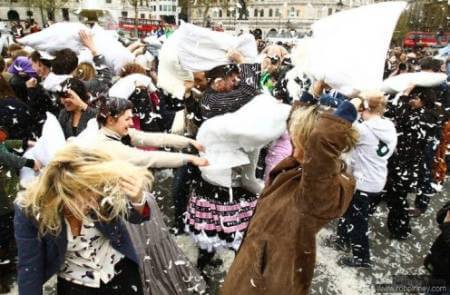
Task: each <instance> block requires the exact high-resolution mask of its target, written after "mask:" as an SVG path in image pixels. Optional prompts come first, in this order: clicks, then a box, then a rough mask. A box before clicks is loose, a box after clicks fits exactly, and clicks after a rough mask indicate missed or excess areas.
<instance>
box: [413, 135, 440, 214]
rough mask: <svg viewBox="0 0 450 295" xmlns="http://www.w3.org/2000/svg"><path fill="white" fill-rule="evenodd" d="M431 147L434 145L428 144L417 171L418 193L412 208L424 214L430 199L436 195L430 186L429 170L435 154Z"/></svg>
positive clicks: (431, 179)
mask: <svg viewBox="0 0 450 295" xmlns="http://www.w3.org/2000/svg"><path fill="white" fill-rule="evenodd" d="M433 145H434V143H429V144H428V145H427V147H426V150H425V158H424V160H423V163H422V165H421V166H422V167H421V169H420V171H419V179H418V184H417V186H418V191H417V195H416V199H415V201H414V206H415V207H416V208H417V209H419V210H420V211H422V212H425V211H426V210H427V208H428V204H429V203H430V199H431V197H433V196H434V194H435V193H436V191H435V190H434V189H433V187H432V186H431V184H432V183H433V177H432V172H431V169H432V165H433V159H434V156H435V154H436V151H435V150H434V149H433Z"/></svg>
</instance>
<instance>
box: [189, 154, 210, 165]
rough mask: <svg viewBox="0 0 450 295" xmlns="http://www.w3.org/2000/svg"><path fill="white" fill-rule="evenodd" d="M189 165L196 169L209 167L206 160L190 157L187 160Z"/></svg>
mask: <svg viewBox="0 0 450 295" xmlns="http://www.w3.org/2000/svg"><path fill="white" fill-rule="evenodd" d="M189 163H191V164H192V165H195V166H198V167H204V166H208V165H209V162H208V160H207V159H206V158H200V157H197V156H191V157H190V158H189Z"/></svg>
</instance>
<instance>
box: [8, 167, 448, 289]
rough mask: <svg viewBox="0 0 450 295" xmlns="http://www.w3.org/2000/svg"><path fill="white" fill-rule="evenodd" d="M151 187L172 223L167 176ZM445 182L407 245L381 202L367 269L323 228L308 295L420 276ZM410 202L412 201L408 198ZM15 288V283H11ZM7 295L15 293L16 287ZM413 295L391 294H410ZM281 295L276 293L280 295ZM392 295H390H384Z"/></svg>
mask: <svg viewBox="0 0 450 295" xmlns="http://www.w3.org/2000/svg"><path fill="white" fill-rule="evenodd" d="M157 179H158V180H157V183H156V185H155V196H156V197H157V200H158V203H159V206H160V207H161V209H162V211H163V212H164V213H165V214H166V216H167V218H166V223H167V224H168V225H170V226H172V225H173V220H174V210H173V204H172V199H171V195H170V188H171V181H172V173H171V172H170V170H163V171H161V172H159V173H158V177H157ZM449 193H450V184H449V183H448V182H447V183H446V184H445V185H444V187H443V189H442V191H441V192H440V193H438V194H436V195H435V196H434V197H433V198H432V200H431V203H430V207H429V209H428V211H427V212H426V213H425V214H424V215H422V216H420V217H419V218H413V219H412V221H411V225H412V228H413V231H412V236H411V237H410V238H409V239H408V240H406V241H397V240H391V239H389V238H388V236H389V234H388V230H387V227H386V216H387V209H386V206H385V205H384V204H381V205H380V207H379V208H378V209H377V212H376V213H375V215H374V216H373V217H372V218H371V220H370V227H371V232H370V242H371V250H372V252H371V254H372V262H373V266H372V268H371V269H370V270H367V269H353V268H343V267H340V266H338V265H337V264H336V261H337V258H338V257H339V255H341V254H342V253H338V252H337V251H335V250H333V249H330V248H326V247H324V246H323V240H324V238H325V237H326V236H328V235H329V234H331V233H332V232H334V230H335V228H336V222H332V223H331V224H329V225H328V226H327V227H326V228H324V229H323V230H322V231H321V232H320V233H319V235H318V238H317V263H316V269H315V275H314V279H313V283H312V288H311V294H327V295H333V294H343V295H352V294H355V295H356V294H377V293H376V289H375V286H376V285H377V284H389V283H391V282H392V276H393V275H416V276H418V275H424V274H427V272H426V270H425V269H424V268H423V266H422V265H423V258H424V257H425V255H426V253H427V251H428V250H429V249H430V247H431V244H432V243H433V241H434V240H435V238H436V237H437V236H438V235H439V228H438V226H437V223H436V221H435V213H436V211H437V210H439V209H440V208H441V207H442V206H443V205H444V203H445V202H446V201H447V200H448V199H449V198H448V196H449ZM409 200H410V204H413V202H414V198H413V196H410V198H409ZM176 241H177V243H178V244H179V246H180V247H181V248H182V249H183V251H184V252H185V253H186V255H187V256H188V258H190V259H191V260H192V261H194V262H195V261H196V255H197V249H196V247H195V245H194V244H193V242H192V240H191V239H190V237H188V236H186V235H181V236H178V237H176ZM218 256H219V257H220V258H222V259H223V260H224V265H223V266H221V267H220V268H217V269H212V268H207V273H208V275H209V277H211V282H210V288H211V290H210V292H209V293H210V294H212V295H213V294H218V289H219V287H220V283H221V282H223V278H224V276H225V273H226V269H227V268H228V267H229V265H230V264H231V262H232V260H233V257H234V254H233V253H232V252H231V251H222V252H220V253H219V254H218ZM54 284H55V283H54V280H53V281H51V282H50V283H49V284H47V287H46V289H45V294H48V295H50V294H55V288H54ZM14 285H15V284H14ZM13 287H14V289H13V291H12V292H11V293H10V294H17V288H16V286H13ZM411 293H412V292H411V291H409V292H404V293H396V294H411ZM280 294H281V293H280ZM384 294H392V293H384Z"/></svg>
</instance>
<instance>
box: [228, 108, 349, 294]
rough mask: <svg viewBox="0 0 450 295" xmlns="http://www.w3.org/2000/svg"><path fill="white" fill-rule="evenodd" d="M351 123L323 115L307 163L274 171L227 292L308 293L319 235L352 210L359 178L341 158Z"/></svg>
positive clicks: (290, 162) (293, 162)
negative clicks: (345, 168)
mask: <svg viewBox="0 0 450 295" xmlns="http://www.w3.org/2000/svg"><path fill="white" fill-rule="evenodd" d="M350 128H351V124H350V123H348V122H347V121H345V120H343V119H340V118H338V117H336V116H334V115H331V114H323V115H322V117H321V118H320V119H319V122H318V124H317V126H316V127H315V128H314V130H313V132H312V133H311V137H310V138H309V140H308V142H307V144H306V146H305V158H304V163H303V165H302V166H303V167H300V165H299V163H298V162H297V161H296V160H295V159H294V158H292V157H289V158H286V159H285V160H283V161H282V162H281V163H280V164H279V165H278V166H277V167H275V169H274V170H273V171H272V173H271V179H272V182H271V184H270V185H269V186H268V187H267V188H266V189H265V190H264V191H263V193H262V195H261V197H260V199H259V201H258V205H257V207H256V212H255V214H254V216H253V218H252V220H251V221H250V225H249V227H248V229H247V234H246V237H245V239H244V241H243V244H242V246H241V248H240V250H239V252H238V254H237V256H236V258H235V259H234V262H233V264H232V266H231V268H230V270H229V272H228V275H227V277H226V279H225V283H224V286H223V288H222V290H221V294H222V295H253V294H255V295H261V294H273V295H279V294H286V295H288V294H307V293H308V291H309V288H310V285H311V280H312V277H313V274H314V265H315V257H316V234H317V232H318V231H319V230H320V229H321V228H322V227H323V226H324V225H325V224H327V223H328V222H329V221H330V220H332V219H334V218H337V217H340V216H342V215H343V214H344V212H345V211H346V210H347V207H348V205H349V203H350V200H351V198H352V195H353V192H354V188H355V182H354V179H353V178H352V177H351V176H349V175H346V174H345V173H344V171H343V170H344V165H343V163H342V161H341V160H339V156H340V154H341V152H342V150H343V149H344V145H345V143H344V141H343V137H344V134H346V133H347V132H349V129H350Z"/></svg>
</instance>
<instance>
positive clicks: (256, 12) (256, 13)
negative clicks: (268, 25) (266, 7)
mask: <svg viewBox="0 0 450 295" xmlns="http://www.w3.org/2000/svg"><path fill="white" fill-rule="evenodd" d="M253 16H254V17H258V9H256V8H255V13H254V14H253Z"/></svg>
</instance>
